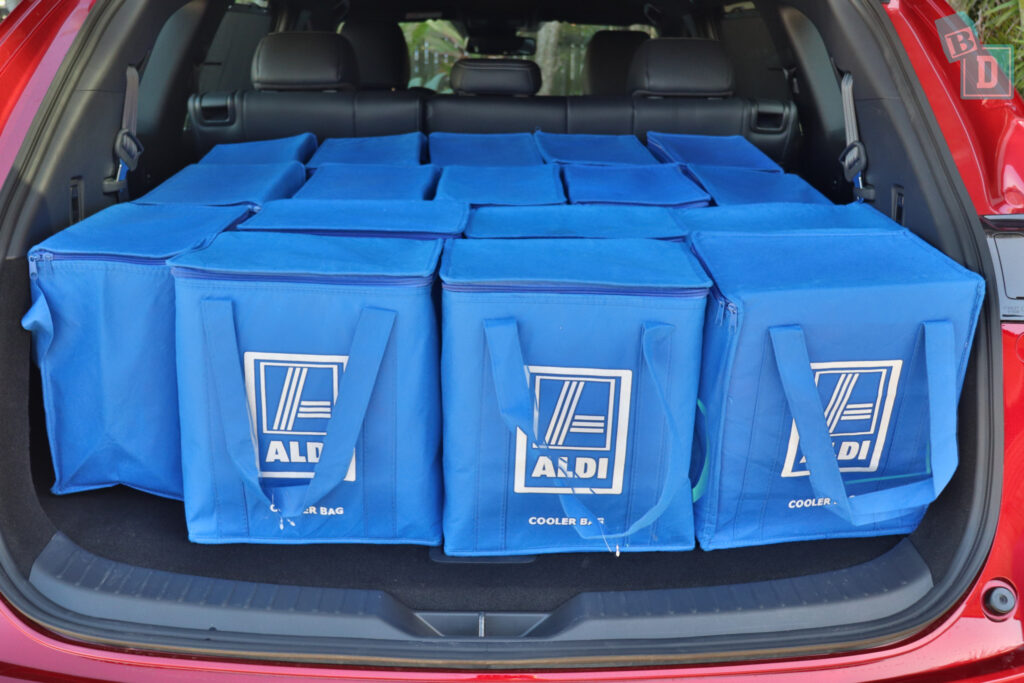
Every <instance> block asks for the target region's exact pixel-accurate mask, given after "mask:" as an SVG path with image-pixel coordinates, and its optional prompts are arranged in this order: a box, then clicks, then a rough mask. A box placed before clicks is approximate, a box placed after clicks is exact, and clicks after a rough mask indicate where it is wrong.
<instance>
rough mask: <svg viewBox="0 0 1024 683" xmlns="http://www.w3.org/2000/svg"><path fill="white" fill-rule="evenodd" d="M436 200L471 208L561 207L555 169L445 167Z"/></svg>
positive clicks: (559, 180) (562, 200) (562, 193)
mask: <svg viewBox="0 0 1024 683" xmlns="http://www.w3.org/2000/svg"><path fill="white" fill-rule="evenodd" d="M437 199H452V200H455V201H459V202H469V203H470V204H472V205H473V206H530V205H534V206H539V205H543V204H565V189H564V188H563V187H562V178H561V175H560V174H559V170H558V167H557V166H548V165H540V166H445V168H444V171H443V172H442V173H441V180H440V181H439V182H438V184H437Z"/></svg>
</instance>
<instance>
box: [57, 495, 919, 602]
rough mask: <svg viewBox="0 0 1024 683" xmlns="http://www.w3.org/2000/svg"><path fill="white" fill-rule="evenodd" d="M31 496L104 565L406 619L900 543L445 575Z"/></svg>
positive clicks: (737, 575) (132, 499)
mask: <svg viewBox="0 0 1024 683" xmlns="http://www.w3.org/2000/svg"><path fill="white" fill-rule="evenodd" d="M39 480H43V481H46V478H45V477H38V478H37V481H39ZM50 481H52V479H51V480H50ZM38 494H39V498H40V502H41V503H42V506H43V508H44V509H45V510H46V513H47V514H48V515H49V517H50V519H51V520H52V522H53V524H54V525H55V526H56V527H57V528H58V529H60V530H61V531H63V532H64V534H65V535H67V536H68V537H69V538H71V539H72V540H73V541H75V542H76V543H77V544H78V545H80V546H82V547H83V548H85V549H86V550H89V551H91V552H93V553H95V554H97V555H100V556H102V557H106V558H109V559H112V560H118V561H120V562H125V563H129V564H134V565H138V566H142V567H146V568H150V569H162V570H166V571H172V572H179V573H184V574H197V575H202V576H209V577H215V578H224V579H236V580H242V581H259V582H264V583H277V584H292V585H300V586H319V587H343V588H364V589H376V590H382V591H386V592H388V593H390V594H391V595H393V596H394V597H395V598H396V599H398V600H399V601H400V602H402V603H404V604H405V605H407V606H408V607H410V608H412V609H415V610H436V611H465V610H471V611H523V612H538V611H549V610H551V609H554V608H555V607H557V606H558V605H560V604H561V603H563V602H565V601H566V600H568V599H569V598H571V597H572V596H574V595H576V594H577V593H581V592H584V591H622V590H641V589H656V588H680V587H690V586H710V585H721V584H728V583H746V582H750V581H761V580H766V579H775V578H782V577H792V576H798V575H804V574H813V573H818V572H824V571H829V570H833V569H839V568H842V567H849V566H851V565H855V564H858V563H861V562H866V561H868V560H870V559H872V558H874V557H877V556H878V555H880V554H881V553H883V552H885V551H887V550H889V549H890V548H891V547H893V546H894V545H895V544H896V543H897V541H898V540H899V538H897V537H883V538H868V539H841V540H833V541H815V542H808V543H789V544H782V545H775V546H765V547H761V548H743V549H736V550H717V551H714V552H703V551H699V550H698V551H694V552H686V553H631V554H623V555H622V556H621V557H618V558H616V557H615V556H614V555H613V554H612V553H580V554H563V555H541V556H538V557H537V559H536V560H534V561H533V562H531V563H529V564H463V563H458V564H452V563H439V562H435V561H433V560H432V559H431V558H430V551H429V549H428V548H423V547H417V546H373V545H309V546H271V545H262V546H261V545H222V546H203V545H196V544H193V543H189V541H188V539H187V536H186V532H185V518H184V512H183V509H182V504H181V503H178V502H174V501H169V500H165V499H162V498H157V497H155V496H150V495H146V494H144V493H139V492H136V491H133V490H131V489H127V488H123V487H117V488H113V489H106V490H102V491H91V492H86V493H76V494H73V495H69V496H54V495H52V494H50V493H49V492H48V491H45V490H39V491H38Z"/></svg>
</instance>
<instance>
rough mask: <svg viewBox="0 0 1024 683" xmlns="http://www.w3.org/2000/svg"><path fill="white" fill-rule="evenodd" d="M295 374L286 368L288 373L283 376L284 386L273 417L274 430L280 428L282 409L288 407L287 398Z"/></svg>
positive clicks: (292, 370) (293, 369) (293, 370)
mask: <svg viewBox="0 0 1024 683" xmlns="http://www.w3.org/2000/svg"><path fill="white" fill-rule="evenodd" d="M294 374H295V368H293V367H290V368H288V372H286V373H285V375H284V386H282V387H281V398H280V399H278V402H277V413H276V414H275V416H274V429H280V428H281V419H282V418H283V417H284V408H285V406H286V405H289V403H288V401H289V397H290V396H291V390H292V379H293V376H294Z"/></svg>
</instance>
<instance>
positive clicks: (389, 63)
mask: <svg viewBox="0 0 1024 683" xmlns="http://www.w3.org/2000/svg"><path fill="white" fill-rule="evenodd" d="M341 35H342V36H344V37H345V38H346V39H348V42H349V43H350V44H351V45H352V49H353V50H354V51H355V54H356V62H357V63H358V64H359V89H360V90H405V89H406V88H407V87H408V86H409V46H408V44H407V43H406V42H405V35H404V34H403V33H402V29H401V27H400V26H399V25H398V24H396V23H393V22H392V23H389V22H383V21H346V22H345V24H344V25H343V26H342V27H341Z"/></svg>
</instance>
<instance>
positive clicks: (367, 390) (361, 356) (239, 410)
mask: <svg viewBox="0 0 1024 683" xmlns="http://www.w3.org/2000/svg"><path fill="white" fill-rule="evenodd" d="M199 304H200V308H201V313H202V318H203V335H204V338H205V341H206V348H207V349H208V353H209V359H210V365H211V366H212V367H213V368H214V372H213V386H214V391H215V394H216V397H217V402H218V404H219V405H220V406H221V407H222V408H221V409H222V411H224V412H226V413H227V417H226V419H224V420H223V421H222V422H223V424H222V427H223V430H224V440H225V445H226V446H227V451H228V455H229V457H230V458H231V461H232V463H233V464H234V465H235V469H237V470H238V472H239V474H241V476H242V480H243V482H244V483H245V484H246V485H247V486H248V487H249V489H250V490H251V491H252V492H253V493H255V494H257V495H258V496H259V498H261V499H262V500H263V502H265V503H266V504H267V505H268V506H271V507H275V509H277V508H276V506H273V505H272V503H271V500H270V498H269V497H268V496H267V494H266V492H265V491H264V490H263V487H262V486H261V485H260V481H259V476H258V474H257V471H256V468H255V467H253V462H254V460H253V453H254V452H256V457H257V459H258V458H259V453H258V451H259V449H258V444H257V443H256V437H255V434H256V430H255V429H253V425H252V424H251V422H250V415H249V410H248V406H247V405H246V401H245V396H246V392H245V380H244V378H243V375H242V359H241V355H240V354H239V350H238V336H237V334H236V332H235V316H234V305H233V303H232V302H231V301H230V300H228V299H203V300H202V301H200V302H199ZM395 316H396V314H395V312H394V311H392V310H388V309H384V308H373V307H366V308H364V309H363V310H362V311H361V312H360V314H359V321H358V322H357V323H356V329H355V334H354V336H353V338H352V346H351V348H350V350H349V357H348V363H346V365H345V371H344V372H343V373H342V375H341V381H340V382H339V383H338V398H337V400H336V401H335V403H334V409H333V410H332V414H331V418H330V419H329V420H328V422H327V436H326V437H325V439H324V447H323V450H322V451H321V456H320V461H319V462H318V463H317V464H316V467H315V469H314V474H315V476H314V477H313V478H312V479H310V481H309V483H308V484H307V485H306V490H305V492H304V494H303V495H302V496H295V497H293V498H291V503H290V504H285V505H284V506H283V507H281V508H280V509H279V513H280V515H281V517H282V518H284V519H291V518H292V517H298V516H300V515H301V514H302V511H303V510H305V509H306V508H307V507H309V506H310V505H312V504H314V503H316V502H318V501H320V500H322V499H323V497H324V496H326V495H327V494H329V493H330V492H331V491H333V490H334V489H335V488H336V487H337V486H338V485H339V483H340V482H342V481H343V480H344V478H345V474H346V472H347V471H348V468H349V463H350V462H351V457H350V455H349V454H351V453H352V450H353V449H354V448H355V444H356V439H357V438H358V437H359V432H360V431H361V430H362V426H363V419H364V418H365V416H366V409H367V407H368V406H369V404H370V396H371V394H372V393H373V387H374V385H375V384H376V382H377V373H378V371H379V370H380V365H381V361H382V360H383V358H384V352H385V350H386V349H387V345H388V341H389V339H390V338H391V330H392V328H393V327H394V322H395ZM243 411H244V412H243ZM242 415H244V416H245V417H244V418H243V417H241V416H242Z"/></svg>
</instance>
